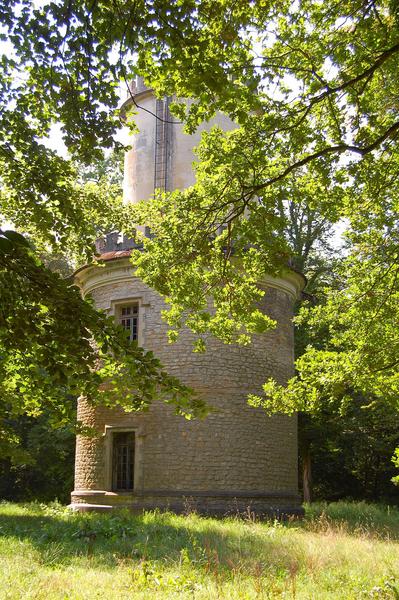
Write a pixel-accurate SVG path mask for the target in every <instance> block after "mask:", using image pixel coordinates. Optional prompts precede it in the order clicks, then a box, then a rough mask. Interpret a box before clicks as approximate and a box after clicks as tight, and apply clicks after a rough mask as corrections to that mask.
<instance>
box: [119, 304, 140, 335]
mask: <svg viewBox="0 0 399 600" xmlns="http://www.w3.org/2000/svg"><path fill="white" fill-rule="evenodd" d="M120 324H121V325H122V327H123V328H124V329H125V330H126V334H127V337H128V338H129V340H130V341H133V340H137V338H138V331H139V307H138V304H131V305H129V306H122V307H121V308H120Z"/></svg>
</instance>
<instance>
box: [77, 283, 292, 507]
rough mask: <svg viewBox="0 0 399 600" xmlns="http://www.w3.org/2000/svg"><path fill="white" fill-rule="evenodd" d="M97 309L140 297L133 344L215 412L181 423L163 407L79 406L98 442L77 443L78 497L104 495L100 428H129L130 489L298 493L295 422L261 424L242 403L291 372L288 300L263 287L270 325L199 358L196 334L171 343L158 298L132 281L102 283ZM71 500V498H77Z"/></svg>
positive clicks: (213, 345) (263, 419)
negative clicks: (132, 440) (132, 442)
mask: <svg viewBox="0 0 399 600" xmlns="http://www.w3.org/2000/svg"><path fill="white" fill-rule="evenodd" d="M92 296H93V298H94V300H95V304H96V306H97V307H98V308H102V309H105V310H112V305H113V302H118V301H125V300H126V301H129V299H131V300H135V299H138V300H139V302H141V306H140V328H141V331H140V336H141V339H140V342H141V343H142V344H143V346H144V347H145V348H146V349H148V350H153V351H154V353H155V355H156V356H158V357H159V358H160V360H161V361H162V363H163V364H164V365H165V367H166V368H167V370H168V372H169V373H171V374H173V375H176V376H178V377H179V378H180V379H181V380H182V381H183V382H184V383H186V384H188V385H190V386H192V387H194V388H195V389H196V390H197V391H198V393H200V394H201V395H202V397H204V398H205V399H206V400H207V401H208V402H209V404H210V405H212V406H213V407H214V408H215V412H213V413H211V414H210V415H209V416H208V417H206V419H204V420H192V421H188V420H186V419H184V418H182V417H179V416H176V415H174V414H173V409H172V408H171V407H168V406H167V405H166V404H164V403H161V402H156V403H154V404H153V405H152V406H151V408H150V409H149V411H148V412H146V413H130V414H126V413H124V412H123V411H121V410H109V409H105V408H97V409H93V408H92V407H90V406H88V405H87V404H86V403H85V402H84V401H81V402H80V406H79V414H78V418H79V419H80V420H82V421H83V422H84V423H86V424H87V425H91V426H94V427H95V428H96V429H97V430H98V433H99V436H98V437H96V438H87V437H83V436H80V437H78V440H77V453H76V479H75V490H86V491H89V490H92V491H94V490H107V489H108V490H109V489H110V487H109V477H108V475H107V469H106V462H107V455H106V448H105V440H106V436H105V435H104V434H105V431H106V426H108V427H109V426H117V427H132V428H134V429H135V430H136V437H137V441H136V448H137V457H136V463H135V492H136V493H137V494H140V493H147V494H148V495H155V496H156V495H157V494H156V493H157V491H158V492H162V493H163V494H164V495H167V493H169V492H171V493H172V494H173V493H174V492H180V493H182V494H187V495H190V494H192V493H194V494H195V492H198V493H200V492H201V493H206V494H208V493H209V495H210V496H211V495H212V492H213V493H221V494H223V493H224V492H228V493H229V494H233V495H234V493H249V492H253V493H254V495H256V493H258V494H259V493H264V494H273V493H274V494H277V495H278V494H279V493H282V494H283V495H284V494H287V495H288V496H289V495H295V494H296V493H297V423H296V418H295V417H286V416H282V415H277V416H273V417H267V416H266V415H265V414H264V412H263V411H262V410H261V409H254V408H251V407H249V406H248V405H247V402H246V397H247V394H249V393H260V392H261V386H262V384H263V383H264V382H265V381H266V380H267V379H268V378H269V377H274V378H276V379H277V381H279V382H280V383H284V382H286V381H287V379H288V378H289V377H291V376H292V375H293V328H292V323H291V318H292V305H293V300H292V298H291V297H290V296H289V295H288V294H287V293H285V292H284V291H283V290H281V289H273V288H270V289H268V290H267V292H266V295H265V297H264V300H263V310H264V311H265V312H266V313H267V314H269V315H270V316H271V317H273V318H274V319H276V320H277V321H278V326H277V328H276V329H275V330H274V331H272V332H270V333H268V334H266V335H258V336H255V339H254V341H253V343H252V344H251V345H250V346H247V347H239V346H235V345H225V344H223V343H221V342H220V341H218V340H210V341H209V343H208V349H207V352H206V353H205V354H196V353H193V352H192V342H193V336H192V334H191V333H190V332H188V331H183V332H182V334H181V336H180V338H179V340H178V342H177V343H175V344H172V345H171V344H168V342H167V338H166V331H167V327H166V325H165V323H164V322H163V321H162V320H161V310H162V309H163V308H164V307H165V305H164V302H163V300H162V299H161V297H160V296H159V295H158V294H157V293H156V292H154V291H153V290H151V289H150V288H148V287H147V286H146V285H145V284H144V283H143V282H141V281H140V280H139V279H137V278H134V277H132V278H131V279H130V280H129V281H121V282H116V283H106V277H104V281H103V283H102V284H101V285H98V286H96V287H95V288H94V289H93V290H92ZM76 495H78V494H76Z"/></svg>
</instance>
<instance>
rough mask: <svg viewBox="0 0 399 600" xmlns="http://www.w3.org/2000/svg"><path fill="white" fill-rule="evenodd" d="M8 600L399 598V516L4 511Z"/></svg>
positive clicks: (2, 573)
mask: <svg viewBox="0 0 399 600" xmlns="http://www.w3.org/2000/svg"><path fill="white" fill-rule="evenodd" d="M0 598H1V599H2V600H3V599H4V600H5V599H7V600H14V599H18V600H19V599H25V598H26V599H37V600H39V599H46V600H48V599H62V600H84V599H85V600H86V599H87V600H89V599H92V598H106V599H107V600H108V599H109V600H111V599H112V600H114V599H118V600H120V599H130V598H132V599H135V600H136V599H137V600H141V599H143V600H144V599H145V600H148V599H150V600H151V599H152V598H155V599H158V598H160V599H165V600H169V599H172V598H176V599H177V598H179V599H197V600H202V599H228V600H236V599H237V600H238V599H239V600H246V599H248V600H252V599H256V598H262V599H263V598H265V599H268V598H290V599H298V600H299V599H305V598H306V599H315V600H322V599H324V598H331V599H338V598H339V599H345V600H350V599H356V600H358V599H363V598H364V599H366V598H378V599H391V598H392V599H399V510H398V509H397V508H392V507H389V506H382V505H372V504H366V503H344V502H338V503H332V504H312V505H309V506H307V507H306V516H305V518H304V519H302V520H293V521H289V522H285V523H281V522H278V521H269V522H259V521H256V520H255V519H252V518H251V516H250V515H249V517H248V518H247V519H242V518H225V519H212V518H204V517H200V516H198V515H196V514H188V515H181V516H177V515H174V514H172V513H159V512H147V513H144V514H142V515H132V514H130V513H129V512H127V511H119V512H113V513H111V514H95V513H82V514H79V513H72V512H70V511H69V510H68V509H66V508H65V507H62V506H60V505H57V504H51V505H42V504H12V503H1V504H0Z"/></svg>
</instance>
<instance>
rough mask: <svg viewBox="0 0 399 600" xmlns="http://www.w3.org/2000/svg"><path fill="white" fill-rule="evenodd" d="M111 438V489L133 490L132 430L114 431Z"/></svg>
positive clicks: (116, 490) (117, 490)
mask: <svg viewBox="0 0 399 600" xmlns="http://www.w3.org/2000/svg"><path fill="white" fill-rule="evenodd" d="M112 438H113V439H112V490H113V491H114V492H120V491H125V492H126V491H129V490H133V488H134V442H135V436H134V432H132V431H129V432H121V433H114V434H113V436H112Z"/></svg>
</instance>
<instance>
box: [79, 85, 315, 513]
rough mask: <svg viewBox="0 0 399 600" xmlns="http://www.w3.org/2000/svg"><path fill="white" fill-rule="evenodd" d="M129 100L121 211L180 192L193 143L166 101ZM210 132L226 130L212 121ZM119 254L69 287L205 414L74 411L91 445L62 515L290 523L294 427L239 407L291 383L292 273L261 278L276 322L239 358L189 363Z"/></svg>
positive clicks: (298, 284) (296, 280) (296, 279)
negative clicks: (132, 128) (131, 112)
mask: <svg viewBox="0 0 399 600" xmlns="http://www.w3.org/2000/svg"><path fill="white" fill-rule="evenodd" d="M132 92H133V94H134V98H135V102H136V103H137V105H139V106H140V107H142V108H141V109H139V112H138V115H137V122H138V127H139V130H140V133H139V134H137V135H136V136H135V139H134V141H133V146H132V149H131V150H130V151H129V152H128V153H127V155H126V162H125V184H124V194H125V199H126V201H129V202H135V201H138V200H140V199H145V198H148V197H150V196H151V195H152V193H153V192H154V189H155V188H163V189H174V188H184V187H186V186H188V185H191V184H192V183H193V181H194V176H193V172H192V167H191V165H192V161H193V159H194V155H193V147H194V146H195V145H196V144H197V143H198V141H199V134H196V135H194V136H187V135H184V134H183V132H182V130H181V128H180V126H178V125H172V124H170V123H168V122H165V121H169V120H170V119H168V118H165V117H166V116H167V115H168V112H167V111H168V105H167V101H165V102H163V101H159V100H156V99H155V98H154V96H153V94H152V92H151V91H150V90H148V89H147V88H145V87H144V86H143V85H142V83H141V82H140V81H138V82H137V83H136V85H135V86H134V87H133V90H132ZM154 114H155V115H157V116H159V117H161V119H162V120H161V119H157V118H155V117H154ZM217 122H218V123H219V124H220V125H221V127H224V128H230V127H231V122H230V121H228V119H227V118H226V117H223V116H221V115H220V116H218V118H217ZM129 247H130V248H131V246H129V240H123V241H122V242H118V236H117V235H110V236H108V238H107V240H106V242H105V244H104V245H103V247H102V249H101V253H102V254H101V259H102V261H104V263H105V266H104V267H103V268H98V267H96V266H93V265H87V266H85V267H83V268H81V269H80V270H78V272H77V273H76V282H77V283H78V285H79V286H80V288H81V290H82V293H83V294H84V295H87V294H90V295H91V296H92V297H93V298H94V301H95V304H96V306H97V307H98V308H101V309H103V310H106V311H108V312H109V313H110V314H113V315H115V318H116V319H117V320H118V321H119V322H120V323H121V324H122V325H123V326H124V327H125V328H126V329H127V330H128V332H129V335H130V337H131V339H137V340H138V342H139V344H140V345H142V346H143V347H145V348H146V349H148V350H152V351H153V352H154V353H155V354H156V356H158V357H159V359H160V360H161V362H162V363H163V364H164V366H165V367H166V369H167V370H168V372H169V373H170V374H172V375H176V376H178V377H179V378H180V379H181V380H182V381H183V382H184V383H186V384H188V385H189V386H191V387H193V388H194V389H196V390H197V391H198V392H199V393H200V394H201V396H202V397H203V398H204V399H205V400H206V401H208V402H209V404H211V405H212V406H213V407H215V408H216V409H217V410H216V411H215V412H213V413H211V414H210V415H209V416H208V417H207V418H206V419H204V420H192V421H187V420H185V419H184V418H182V417H179V416H176V415H174V414H173V410H172V409H171V408H170V407H168V406H167V405H166V404H164V403H162V402H156V403H154V404H153V405H152V406H151V408H150V410H149V411H148V412H145V413H138V414H137V413H130V414H127V413H124V412H123V411H122V410H110V409H106V408H93V407H91V406H89V405H88V404H86V403H85V402H84V401H83V400H81V401H80V403H79V407H78V418H79V419H80V420H81V421H82V422H83V423H85V424H87V425H90V426H92V427H94V428H95V429H96V430H97V431H98V436H96V437H84V436H78V439H77V446H76V468H75V490H74V491H73V492H72V507H74V508H77V509H81V510H88V509H91V508H103V509H106V508H111V507H114V506H128V507H131V508H134V509H143V508H155V507H159V508H161V509H162V508H170V509H171V510H176V511H181V510H184V508H185V507H186V506H187V505H189V506H190V507H192V508H195V509H197V510H199V511H200V512H206V513H210V514H226V513H229V512H230V513H231V512H233V513H236V512H247V511H248V510H251V511H253V512H255V513H257V514H270V513H274V514H275V513H278V514H282V513H291V514H293V513H294V514H298V513H300V512H301V508H300V498H299V496H298V489H297V422H296V418H295V417H287V416H282V415H276V416H274V417H271V418H270V417H267V416H266V415H265V413H264V412H263V411H262V410H261V409H254V408H251V407H249V406H248V405H247V402H246V397H247V395H248V394H249V393H259V392H260V390H261V385H262V384H263V383H264V382H265V381H266V379H268V378H269V377H274V378H275V379H276V380H277V381H278V382H280V383H284V382H286V381H287V379H288V378H289V377H291V376H292V374H293V370H294V356H293V353H294V340H293V326H292V322H291V319H292V314H293V304H294V302H295V299H296V298H297V297H298V294H299V293H300V291H301V289H302V287H303V278H302V277H301V276H300V275H298V274H297V273H294V272H289V273H287V275H286V276H285V277H284V278H280V279H276V278H271V277H265V279H264V281H263V283H262V284H263V285H265V286H266V287H267V293H266V294H265V296H264V299H263V310H264V311H265V312H266V313H267V314H268V315H270V316H271V317H272V318H274V319H276V321H277V323H278V325H277V328H276V329H275V330H273V331H272V332H270V333H267V334H264V335H257V336H255V339H254V341H253V343H252V344H251V345H250V346H247V347H239V346H236V345H231V346H228V345H224V344H223V343H222V342H220V341H218V340H212V341H211V342H210V343H209V345H208V348H207V352H206V353H204V354H195V353H193V352H192V342H193V336H192V334H191V333H190V332H189V331H183V332H182V334H181V336H180V338H179V340H178V342H177V343H175V344H173V345H170V344H168V342H167V337H166V333H167V326H166V324H165V323H164V322H163V321H162V319H161V310H162V309H163V308H164V306H165V305H164V302H163V299H162V298H161V297H160V296H159V295H158V294H157V293H156V292H155V291H154V290H152V289H150V288H149V287H148V286H146V285H145V284H144V283H143V282H142V281H140V280H139V279H138V278H137V277H135V275H134V271H133V268H132V266H131V265H130V263H129Z"/></svg>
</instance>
